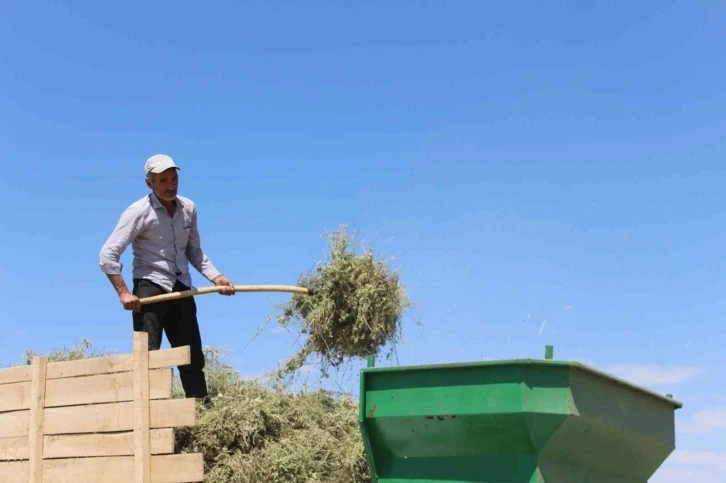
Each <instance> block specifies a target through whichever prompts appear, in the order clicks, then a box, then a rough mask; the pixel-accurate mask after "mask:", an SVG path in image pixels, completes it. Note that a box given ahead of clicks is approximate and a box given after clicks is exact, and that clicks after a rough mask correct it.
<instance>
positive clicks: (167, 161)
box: [144, 154, 181, 175]
mask: <svg viewBox="0 0 726 483" xmlns="http://www.w3.org/2000/svg"><path fill="white" fill-rule="evenodd" d="M169 168H176V169H181V168H179V166H177V165H176V164H174V160H173V159H171V157H169V156H167V155H166V154H155V155H153V156H152V157H150V158H149V159H147V160H146V165H145V166H144V173H145V174H147V175H148V174H149V173H161V172H163V171H166V170H167V169H169Z"/></svg>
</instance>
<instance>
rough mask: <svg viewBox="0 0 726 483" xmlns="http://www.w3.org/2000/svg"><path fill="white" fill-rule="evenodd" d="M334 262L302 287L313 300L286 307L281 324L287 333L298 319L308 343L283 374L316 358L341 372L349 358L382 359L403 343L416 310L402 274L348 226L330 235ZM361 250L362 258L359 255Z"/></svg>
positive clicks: (300, 298)
mask: <svg viewBox="0 0 726 483" xmlns="http://www.w3.org/2000/svg"><path fill="white" fill-rule="evenodd" d="M328 239H329V242H330V254H329V259H328V260H327V261H325V262H320V263H318V266H317V267H316V268H315V269H314V270H311V271H310V272H309V273H307V274H303V275H301V276H300V278H299V281H298V285H300V286H303V287H308V288H309V289H312V295H298V294H295V295H294V296H293V297H292V299H291V300H290V301H289V302H288V303H287V304H285V305H283V306H282V314H281V315H280V316H279V317H278V322H279V323H280V324H281V325H282V326H283V327H285V328H287V327H289V325H290V324H291V322H292V321H293V320H294V321H296V322H297V323H299V325H300V332H301V334H303V335H307V340H306V342H305V344H304V345H303V346H302V349H301V350H300V352H299V353H297V354H296V355H294V356H293V357H291V358H290V359H289V360H288V361H287V363H286V364H285V365H284V367H283V369H282V372H283V373H285V372H294V371H296V370H297V369H299V368H300V367H302V366H303V365H304V364H305V362H306V360H307V359H308V357H309V356H310V355H312V354H316V355H318V356H320V358H321V359H322V361H323V366H327V365H331V366H333V367H337V366H338V365H340V364H341V363H342V362H344V361H346V360H347V359H349V358H362V357H366V356H369V355H375V354H377V353H378V352H379V351H380V350H381V348H383V347H384V346H386V345H387V344H395V343H396V342H398V339H399V334H400V320H401V317H402V315H403V312H404V311H405V310H406V309H407V308H408V307H409V306H410V300H409V299H408V296H407V295H406V292H405V289H404V287H403V285H402V284H401V283H400V279H399V274H398V273H397V272H395V271H393V270H391V269H389V268H388V267H387V265H386V263H385V261H383V260H378V259H376V257H375V256H374V253H373V249H372V248H370V247H368V248H365V247H363V243H355V236H353V235H349V234H348V233H347V232H346V228H345V226H342V227H340V229H339V230H338V231H337V232H333V233H331V234H329V235H328ZM356 245H358V246H360V247H361V248H363V250H362V253H356V252H355V250H354V248H355V246H356Z"/></svg>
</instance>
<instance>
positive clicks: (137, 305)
mask: <svg viewBox="0 0 726 483" xmlns="http://www.w3.org/2000/svg"><path fill="white" fill-rule="evenodd" d="M120 299H121V305H123V306H124V309H126V310H133V311H134V312H138V311H139V310H140V309H141V301H140V300H139V298H138V297H137V296H136V295H134V294H132V293H130V292H126V293H123V294H121V297H120Z"/></svg>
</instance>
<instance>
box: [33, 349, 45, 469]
mask: <svg viewBox="0 0 726 483" xmlns="http://www.w3.org/2000/svg"><path fill="white" fill-rule="evenodd" d="M47 367H48V359H46V358H45V357H38V356H34V357H33V366H32V370H31V373H32V380H31V381H30V427H29V428H28V429H29V433H30V434H29V435H28V452H29V456H30V463H29V468H28V469H29V470H30V483H42V482H43V417H44V411H45V383H46V381H45V374H46V372H47V371H46V369H47Z"/></svg>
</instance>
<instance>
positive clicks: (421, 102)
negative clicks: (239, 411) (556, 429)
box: [0, 0, 726, 483]
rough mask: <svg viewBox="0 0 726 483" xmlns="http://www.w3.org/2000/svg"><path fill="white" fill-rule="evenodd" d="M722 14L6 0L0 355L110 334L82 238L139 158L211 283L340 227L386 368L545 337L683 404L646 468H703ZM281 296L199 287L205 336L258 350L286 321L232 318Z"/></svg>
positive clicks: (718, 394)
mask: <svg viewBox="0 0 726 483" xmlns="http://www.w3.org/2000/svg"><path fill="white" fill-rule="evenodd" d="M725 21H726V9H725V8H724V6H723V5H722V4H719V3H718V2H704V1H698V2H678V3H676V2H637V3H632V2H624V1H622V2H608V3H607V4H606V3H605V2H601V3H598V4H596V3H594V2H592V3H587V4H583V2H548V3H547V4H545V3H544V2H531V3H528V4H524V3H523V4H514V3H509V4H506V3H500V4H497V5H494V4H493V3H489V2H475V1H463V0H462V1H458V2H434V1H428V2H426V1H418V2H413V1H403V0H400V1H397V2H390V1H389V2H382V1H377V2H373V1H371V2H366V3H365V6H364V4H363V3H361V2H359V3H356V4H354V3H353V2H323V1H314V2H306V5H305V6H300V5H298V4H297V3H295V2H272V3H269V2H259V1H251V2H245V3H244V4H241V3H240V2H214V3H210V4H207V5H205V6H203V7H202V6H201V4H191V3H184V2H174V3H172V2H154V3H153V4H148V5H147V4H142V3H141V2H125V3H124V4H123V5H122V4H118V5H113V6H111V5H108V4H103V3H101V2H74V3H73V4H72V5H69V4H63V3H62V2H33V1H28V2H12V3H7V2H6V3H5V4H4V5H3V6H2V8H1V10H0V45H2V48H1V49H2V50H1V52H2V55H0V68H1V69H2V75H1V76H0V112H1V113H2V117H0V121H1V122H2V128H1V129H0V146H2V149H0V168H2V176H1V177H0V203H1V204H2V206H3V218H4V233H3V236H2V237H0V250H1V252H2V253H3V254H4V256H3V262H2V270H1V271H0V293H1V294H2V301H3V303H2V304H0V337H2V339H0V364H2V365H9V364H14V363H17V362H19V361H20V358H21V356H22V353H23V351H24V350H26V349H29V350H33V351H36V352H43V351H48V350H51V349H53V348H59V347H70V346H73V345H76V344H77V343H79V342H80V341H81V340H82V339H83V338H87V339H90V340H91V341H92V342H93V344H94V346H95V347H97V348H101V349H109V350H115V351H122V352H124V351H128V350H130V347H131V321H130V316H129V314H128V313H127V312H124V311H123V310H122V309H121V306H120V304H119V303H118V300H117V298H116V296H115V293H114V292H113V289H112V287H111V285H110V284H109V282H108V281H107V280H106V278H105V276H104V275H103V274H102V273H101V272H100V270H99V268H98V251H99V249H100V247H101V245H102V244H103V242H104V241H105V239H106V237H107V236H108V235H109V233H110V231H111V229H112V228H113V226H114V224H115V223H116V221H117V219H118V216H119V215H120V213H121V211H122V210H123V209H124V208H125V207H126V206H127V205H128V204H130V203H131V202H133V201H134V200H136V199H138V198H140V197H141V196H143V195H144V194H145V193H146V187H145V185H144V182H143V163H144V161H145V159H146V158H147V157H148V156H150V155H152V154H155V153H158V152H163V153H167V154H169V155H171V156H173V157H174V159H175V160H176V161H177V162H178V164H179V165H180V166H181V167H182V172H181V173H180V175H181V176H180V192H181V194H183V195H185V196H188V197H190V198H192V199H194V200H195V202H196V203H197V205H198V209H199V214H200V229H201V233H202V242H203V246H204V247H205V249H206V250H207V252H208V253H209V255H210V256H211V258H212V261H213V262H214V263H215V264H216V266H217V267H218V268H219V269H220V270H222V271H223V272H224V273H225V274H226V275H228V276H229V277H230V278H231V279H232V280H233V281H234V282H235V283H237V284H252V283H255V284H256V283H275V284H294V283H295V282H296V280H297V276H298V275H299V274H300V273H302V272H304V271H307V270H308V269H309V268H310V267H312V266H313V264H314V263H315V262H317V261H318V260H320V259H321V258H322V257H323V256H324V253H325V249H326V242H325V240H324V239H323V238H321V235H322V234H323V233H324V232H325V231H327V230H334V229H336V228H337V227H338V226H339V225H341V224H347V225H348V226H349V227H351V229H358V230H359V231H360V233H361V235H362V236H364V237H365V238H366V239H368V240H369V241H370V242H371V243H372V244H373V245H374V246H375V247H376V249H377V251H378V252H379V253H380V254H381V255H394V256H395V257H396V259H395V261H393V262H392V266H393V267H395V268H399V269H400V271H401V273H402V276H403V281H404V283H405V284H406V286H407V288H408V292H409V294H410V296H411V298H412V299H413V301H414V303H415V304H416V305H415V307H414V309H413V310H412V311H411V312H410V313H409V314H408V315H407V317H406V319H405V340H404V343H403V344H402V345H401V346H400V347H399V348H398V351H397V355H398V361H397V362H394V363H398V364H424V363H441V362H459V361H472V360H483V359H499V358H510V357H542V356H543V354H544V346H545V345H546V344H554V345H555V356H556V358H562V359H573V360H579V361H582V362H586V363H588V364H592V365H593V366H595V367H597V368H599V369H603V370H608V371H611V372H613V373H615V374H617V375H621V376H623V377H626V378H628V379H630V380H632V381H634V382H638V383H641V384H643V385H645V386H647V387H649V388H652V389H654V390H656V391H659V392H662V393H666V392H670V393H673V394H674V395H675V397H676V398H677V399H679V400H681V401H683V402H684V404H685V406H684V408H683V409H682V410H680V411H678V413H677V424H678V434H677V446H678V448H677V451H676V452H675V453H674V454H673V456H672V457H671V458H670V459H669V460H668V461H667V462H666V463H665V464H664V465H663V467H662V468H661V470H660V471H659V472H658V474H657V476H656V477H655V478H654V479H653V480H652V481H653V483H659V482H660V483H666V482H684V481H699V482H715V481H721V479H722V477H721V479H719V478H720V475H722V474H723V472H724V471H725V470H726V383H725V382H724V378H723V376H722V367H723V357H722V354H723V351H722V348H723V346H724V340H725V338H724V337H725V336H726V328H725V326H724V313H725V309H726V299H724V296H723V293H724V290H725V289H726V281H724V277H723V272H724V268H725V267H726V265H725V263H724V256H723V247H724V245H725V243H726V236H725V235H724V230H723V222H724V210H723V206H724V204H725V203H726V194H725V193H724V190H723V188H722V187H723V181H724V179H726V167H725V165H724V159H726V143H725V142H724V137H723V128H724V126H725V124H724V121H723V113H724V111H725V109H726V91H724V88H723V79H724V75H725V74H726V61H724V58H723V55H721V51H722V49H721V46H722V45H724V38H723V32H724V31H726V29H724V27H725V26H726V22H725ZM130 261H131V259H130V250H129V251H128V252H127V253H126V255H125V256H124V262H125V263H126V266H127V267H129V266H130ZM125 275H126V277H127V281H129V276H130V275H129V273H128V271H126V272H125ZM194 275H195V279H194V281H195V284H196V285H197V286H204V285H208V282H207V281H206V280H204V279H203V278H202V277H201V276H200V275H199V274H197V273H195V274H194ZM284 300H286V296H284V295H270V294H238V295H236V296H235V297H234V298H231V299H230V298H222V297H221V296H218V295H205V296H202V297H199V298H198V299H197V303H198V306H199V313H200V320H201V323H202V328H203V329H202V330H203V338H204V342H205V343H206V344H208V345H211V346H215V347H221V348H226V349H227V350H228V356H229V357H230V359H231V360H232V361H233V362H234V364H235V366H236V367H237V368H238V369H239V370H240V371H241V372H243V373H244V374H246V375H256V374H261V373H263V372H264V371H265V370H268V369H271V368H273V367H274V366H275V365H276V363H277V362H278V361H279V360H280V359H282V358H285V357H287V356H289V355H291V354H292V353H293V352H294V351H295V349H296V348H295V345H294V340H295V338H294V334H288V333H285V332H283V331H281V330H279V327H277V326H276V325H275V323H274V322H273V323H271V324H269V325H268V326H267V327H266V329H265V331H264V332H263V333H262V334H260V335H259V336H258V337H257V338H255V339H254V340H253V341H252V342H251V343H250V339H252V337H253V336H254V335H255V332H256V331H257V330H258V328H259V327H260V326H262V325H263V324H264V323H265V321H266V320H267V317H268V315H273V316H274V314H275V313H276V309H275V306H274V304H275V303H278V302H283V301H284ZM416 321H419V322H420V323H421V326H418V325H417V324H416ZM165 345H166V343H165ZM385 363H388V362H386V361H380V362H379V364H385ZM356 367H357V366H353V370H349V371H348V372H347V374H342V375H339V376H338V383H340V384H341V385H343V386H345V387H346V388H353V387H355V382H356V373H355V368H356Z"/></svg>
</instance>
